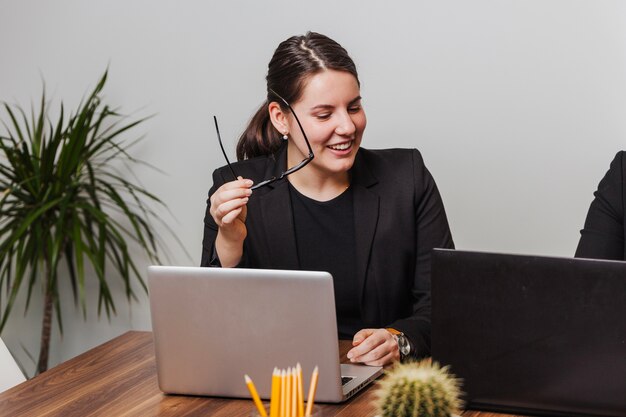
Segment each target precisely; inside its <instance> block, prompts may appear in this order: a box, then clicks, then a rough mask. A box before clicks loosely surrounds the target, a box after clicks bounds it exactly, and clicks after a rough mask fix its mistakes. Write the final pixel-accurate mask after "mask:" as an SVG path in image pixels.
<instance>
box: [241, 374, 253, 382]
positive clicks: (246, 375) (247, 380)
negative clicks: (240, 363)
mask: <svg viewBox="0 0 626 417" xmlns="http://www.w3.org/2000/svg"><path fill="white" fill-rule="evenodd" d="M243 378H244V379H245V380H246V384H247V383H248V382H251V381H252V380H251V379H250V377H249V376H248V374H245V375H244V376H243Z"/></svg>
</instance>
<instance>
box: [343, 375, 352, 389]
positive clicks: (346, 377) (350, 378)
mask: <svg viewBox="0 0 626 417" xmlns="http://www.w3.org/2000/svg"><path fill="white" fill-rule="evenodd" d="M353 379H354V377H353V376H342V377H341V386H342V387H343V386H344V385H346V384H347V383H348V382H350V381H352V380H353Z"/></svg>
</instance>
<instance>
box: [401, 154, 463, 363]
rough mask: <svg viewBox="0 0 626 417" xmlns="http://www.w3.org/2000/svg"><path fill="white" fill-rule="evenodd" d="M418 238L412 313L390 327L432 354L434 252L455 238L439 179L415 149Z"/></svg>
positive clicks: (451, 245) (450, 244)
mask: <svg viewBox="0 0 626 417" xmlns="http://www.w3.org/2000/svg"><path fill="white" fill-rule="evenodd" d="M413 170H414V178H415V194H414V195H415V201H414V206H415V216H416V227H417V233H416V242H415V248H416V250H417V253H416V256H415V276H414V279H413V289H412V296H413V297H412V298H413V306H412V314H411V315H410V316H409V317H406V318H403V319H400V320H397V321H396V322H394V323H392V324H391V325H390V326H389V327H393V328H395V329H398V330H400V331H402V332H403V333H404V334H405V335H406V336H407V337H408V338H409V340H410V341H411V343H412V344H413V347H414V348H415V349H414V350H415V356H417V357H423V356H428V355H430V323H431V322H430V314H431V302H430V272H431V264H430V256H431V252H432V250H433V248H446V249H454V242H453V240H452V234H451V232H450V226H449V225H448V219H447V217H446V212H445V209H444V206H443V200H442V199H441V195H440V194H439V190H438V189H437V185H436V184H435V180H434V179H433V177H432V175H431V174H430V172H429V171H428V169H427V168H426V166H425V165H424V161H423V159H422V156H421V154H420V153H419V152H418V151H417V150H415V151H414V152H413Z"/></svg>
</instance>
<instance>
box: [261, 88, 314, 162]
mask: <svg viewBox="0 0 626 417" xmlns="http://www.w3.org/2000/svg"><path fill="white" fill-rule="evenodd" d="M268 90H269V91H270V92H271V93H272V94H274V95H275V96H276V97H278V98H279V99H280V100H281V101H282V102H283V103H285V105H286V106H287V107H288V108H289V110H290V111H291V114H293V117H294V118H295V119H296V123H298V127H300V131H301V132H302V136H303V137H304V142H305V143H306V146H307V148H309V160H308V161H307V164H308V163H309V162H311V159H313V158H314V157H315V155H313V149H312V148H311V144H310V143H309V138H307V137H306V133H305V132H304V128H303V127H302V123H300V119H298V115H297V114H296V112H295V111H293V109H292V108H291V106H290V105H289V103H287V100H285V99H284V98H282V96H281V95H280V94H278V93H277V92H276V91H274V90H272V89H271V88H268ZM304 165H306V164H304ZM304 165H303V166H304Z"/></svg>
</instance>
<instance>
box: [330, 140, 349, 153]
mask: <svg viewBox="0 0 626 417" xmlns="http://www.w3.org/2000/svg"><path fill="white" fill-rule="evenodd" d="M350 145H352V142H346V143H338V144H337V145H329V146H328V147H329V148H330V149H333V150H335V151H345V150H346V149H348V148H349V147H350Z"/></svg>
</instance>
